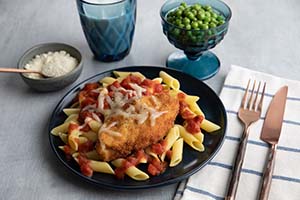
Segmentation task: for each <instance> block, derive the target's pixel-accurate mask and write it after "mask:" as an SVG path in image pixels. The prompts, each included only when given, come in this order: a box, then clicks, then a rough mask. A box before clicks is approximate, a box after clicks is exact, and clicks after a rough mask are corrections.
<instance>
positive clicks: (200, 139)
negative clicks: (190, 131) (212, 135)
mask: <svg viewBox="0 0 300 200" xmlns="http://www.w3.org/2000/svg"><path fill="white" fill-rule="evenodd" d="M194 137H195V138H197V140H199V142H201V143H203V140H204V135H203V133H201V131H200V132H199V133H196V134H194Z"/></svg>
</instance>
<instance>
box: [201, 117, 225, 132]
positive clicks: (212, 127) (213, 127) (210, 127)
mask: <svg viewBox="0 0 300 200" xmlns="http://www.w3.org/2000/svg"><path fill="white" fill-rule="evenodd" d="M200 128H202V129H203V130H205V131H206V132H208V133H211V132H214V131H217V130H219V129H220V128H221V127H220V126H219V125H217V124H215V123H213V122H211V121H209V120H207V119H203V121H202V123H201V124H200Z"/></svg>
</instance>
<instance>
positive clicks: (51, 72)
mask: <svg viewBox="0 0 300 200" xmlns="http://www.w3.org/2000/svg"><path fill="white" fill-rule="evenodd" d="M77 65H78V61H77V60H76V59H75V58H74V57H72V56H70V54H68V53H67V52H65V51H55V52H51V51H49V52H48V53H43V54H40V55H36V56H35V57H34V58H33V59H32V60H30V61H29V62H28V63H27V64H26V65H25V69H32V70H36V71H39V72H41V73H42V74H44V75H46V76H47V77H59V76H62V75H65V74H67V73H69V72H70V71H72V70H73V69H74V68H75V67H76V66H77ZM26 76H28V77H29V78H32V79H41V78H43V77H42V76H41V75H40V74H37V73H28V74H26Z"/></svg>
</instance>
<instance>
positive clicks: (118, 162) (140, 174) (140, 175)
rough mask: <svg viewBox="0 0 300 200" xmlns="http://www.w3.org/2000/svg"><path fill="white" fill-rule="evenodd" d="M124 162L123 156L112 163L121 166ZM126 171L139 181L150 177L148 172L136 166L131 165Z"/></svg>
mask: <svg viewBox="0 0 300 200" xmlns="http://www.w3.org/2000/svg"><path fill="white" fill-rule="evenodd" d="M123 162H124V159H123V158H119V159H116V160H113V161H112V162H111V163H112V164H113V165H114V166H115V167H121V166H122V164H123ZM125 173H126V174H127V175H128V176H129V177H131V178H132V179H134V180H137V181H143V180H147V179H149V176H148V174H146V173H145V172H143V171H141V170H139V169H138V168H137V167H135V166H130V167H129V168H127V169H126V171H125Z"/></svg>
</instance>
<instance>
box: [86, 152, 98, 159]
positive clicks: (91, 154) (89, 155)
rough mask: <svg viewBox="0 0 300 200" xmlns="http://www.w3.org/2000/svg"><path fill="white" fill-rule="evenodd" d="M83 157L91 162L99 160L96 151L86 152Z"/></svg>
mask: <svg viewBox="0 0 300 200" xmlns="http://www.w3.org/2000/svg"><path fill="white" fill-rule="evenodd" d="M85 156H86V157H87V158H88V159H91V160H100V157H99V154H98V153H97V151H96V150H93V151H89V152H86V153H85Z"/></svg>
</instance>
